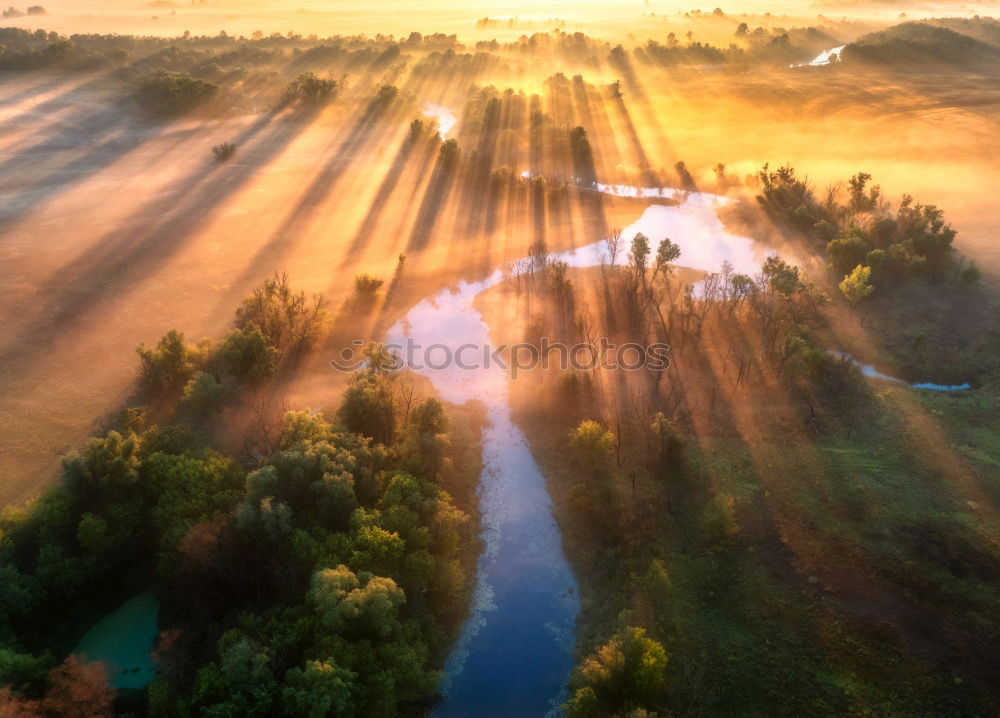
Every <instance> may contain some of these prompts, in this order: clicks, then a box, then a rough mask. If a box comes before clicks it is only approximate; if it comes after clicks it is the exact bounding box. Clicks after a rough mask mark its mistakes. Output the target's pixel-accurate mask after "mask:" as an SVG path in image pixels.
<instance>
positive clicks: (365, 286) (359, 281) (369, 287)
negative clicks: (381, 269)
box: [354, 274, 385, 305]
mask: <svg viewBox="0 0 1000 718" xmlns="http://www.w3.org/2000/svg"><path fill="white" fill-rule="evenodd" d="M384 283H385V282H383V281H382V280H381V279H378V278H377V277H373V276H371V275H370V274H358V275H357V276H355V277H354V297H355V299H356V300H357V302H358V303H359V304H362V305H364V304H371V303H373V302H374V301H375V296H376V295H377V294H378V290H379V289H380V288H381V287H382V285H383V284H384Z"/></svg>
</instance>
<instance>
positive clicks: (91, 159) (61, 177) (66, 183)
mask: <svg viewBox="0 0 1000 718" xmlns="http://www.w3.org/2000/svg"><path fill="white" fill-rule="evenodd" d="M114 129H116V128H114V127H113V126H110V127H109V129H108V130H107V131H105V132H103V133H101V134H102V135H103V136H106V135H112V136H111V137H109V138H108V139H106V140H104V141H102V142H100V144H98V145H96V146H94V147H93V148H92V149H91V150H90V151H88V152H87V153H86V154H84V155H82V156H80V157H77V158H75V159H73V160H71V161H69V162H67V163H66V164H64V165H62V166H60V167H56V168H53V169H52V170H51V171H50V172H48V173H47V174H46V175H45V176H44V177H42V178H40V179H36V180H33V181H32V188H31V191H30V192H29V193H26V195H27V196H22V197H20V198H19V201H18V202H17V204H16V205H13V206H9V207H7V208H4V209H0V231H4V230H9V229H10V228H12V227H13V226H15V225H16V224H18V223H19V222H21V221H22V220H24V219H25V218H26V217H28V216H29V215H30V214H31V213H32V212H34V211H35V210H36V209H37V208H38V207H40V206H41V205H44V204H45V203H46V202H47V201H49V200H50V199H52V198H54V197H56V196H57V195H59V194H62V193H65V192H67V191H69V190H70V189H72V188H73V187H74V186H75V185H77V184H80V183H83V182H86V181H87V180H89V179H90V178H92V177H93V176H94V175H96V174H98V173H99V172H101V171H102V170H104V169H105V168H107V167H111V166H112V165H114V164H115V163H116V162H117V161H118V160H120V159H122V158H123V157H125V156H127V155H128V154H130V153H131V152H133V151H134V150H137V149H139V148H140V147H141V146H142V145H144V144H146V143H147V142H149V141H150V140H151V139H153V137H155V135H151V134H148V133H145V132H142V131H141V130H136V129H135V128H132V130H131V131H129V130H124V131H122V132H121V133H113V130H114ZM199 131H200V128H190V129H185V130H179V131H177V132H176V133H175V134H174V135H173V138H172V139H171V142H170V143H169V144H168V145H166V146H165V147H164V148H163V149H164V152H170V151H171V150H172V149H174V148H177V147H179V146H182V145H183V144H185V143H186V142H187V141H188V140H190V139H192V138H193V137H195V136H196V135H197V134H198V133H199ZM75 133H76V130H74V134H75ZM90 139H91V140H93V139H99V137H94V136H93V135H91V138H90ZM30 161H31V158H30V157H29V158H27V159H26V160H25V162H26V163H30ZM0 171H2V169H0ZM11 173H12V174H13V170H12V171H11Z"/></svg>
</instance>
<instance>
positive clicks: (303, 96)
mask: <svg viewBox="0 0 1000 718" xmlns="http://www.w3.org/2000/svg"><path fill="white" fill-rule="evenodd" d="M339 87H340V85H339V83H338V82H337V81H336V80H328V79H324V78H321V77H318V76H317V75H316V73H315V72H303V73H302V74H301V75H299V76H298V77H297V78H295V79H294V80H292V82H290V83H289V84H288V87H287V88H286V89H285V97H286V98H288V99H290V100H299V101H301V102H304V103H305V104H308V105H319V104H322V103H324V102H329V101H330V100H332V99H333V98H334V97H336V96H337V90H338V89H339Z"/></svg>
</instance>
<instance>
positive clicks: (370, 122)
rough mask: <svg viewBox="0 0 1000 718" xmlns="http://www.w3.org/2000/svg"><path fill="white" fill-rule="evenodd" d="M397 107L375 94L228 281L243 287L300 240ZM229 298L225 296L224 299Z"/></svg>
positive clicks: (374, 142) (393, 100) (380, 134)
mask: <svg viewBox="0 0 1000 718" xmlns="http://www.w3.org/2000/svg"><path fill="white" fill-rule="evenodd" d="M398 111H399V108H398V103H397V102H396V101H395V98H388V99H387V98H386V97H384V96H382V95H376V96H375V97H374V98H372V99H371V100H370V101H369V102H368V104H367V106H366V107H365V109H364V111H363V112H362V113H361V115H360V116H359V117H358V118H357V120H356V121H355V123H354V125H353V127H352V128H351V129H350V131H349V132H348V134H347V136H346V137H345V138H344V139H343V140H342V141H341V142H340V143H339V147H338V148H337V151H336V152H334V153H333V154H332V155H331V156H330V158H329V159H328V160H327V161H326V163H325V164H324V165H323V167H322V169H321V170H320V172H319V174H318V175H317V176H316V177H315V178H314V179H313V181H312V183H311V184H310V185H309V187H308V188H307V189H306V191H305V192H304V193H303V195H302V197H301V198H300V199H299V201H298V202H297V203H296V204H295V206H294V207H293V208H292V209H291V210H290V211H289V212H288V214H287V216H286V218H285V220H284V221H283V222H282V223H281V225H280V226H279V227H278V228H277V229H276V230H275V231H274V232H273V233H272V234H271V236H270V238H269V239H268V240H267V241H266V242H265V243H264V244H263V245H262V246H261V247H260V248H258V249H257V251H256V253H255V254H254V256H253V258H252V259H251V260H250V261H249V262H248V263H247V265H246V267H245V268H244V269H243V271H242V272H240V274H239V276H238V277H236V278H235V279H234V280H233V281H232V282H231V286H232V287H234V288H239V287H242V286H244V285H245V283H246V282H248V281H250V280H251V279H253V278H255V277H257V276H258V275H260V274H262V273H266V272H269V271H271V270H273V268H274V266H275V265H276V264H277V262H278V260H279V259H280V258H281V257H282V256H284V255H285V254H287V252H288V251H289V250H291V249H293V248H295V247H296V246H297V245H298V244H299V243H300V242H301V241H302V238H303V228H304V227H305V226H306V225H307V224H308V223H309V221H310V220H311V219H312V218H313V216H314V215H315V213H316V212H317V210H319V209H320V207H322V206H323V205H324V200H325V199H326V198H327V197H329V196H330V195H331V194H332V193H334V192H335V191H336V189H337V187H338V185H339V183H340V182H341V181H342V180H343V179H344V177H345V176H347V174H348V173H349V172H350V171H352V169H356V163H355V160H356V159H357V157H358V156H361V155H364V154H365V151H366V148H367V147H368V146H369V145H370V144H375V145H377V144H378V143H379V141H380V139H381V138H382V135H383V133H384V132H385V130H386V128H389V127H391V126H392V125H393V122H392V120H393V118H394V117H395V116H396V114H397V113H398ZM379 124H382V131H375V130H376V128H377V127H378V125H379ZM230 300H231V298H230V297H226V301H230ZM220 301H222V300H220Z"/></svg>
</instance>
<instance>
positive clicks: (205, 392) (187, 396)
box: [181, 371, 227, 416]
mask: <svg viewBox="0 0 1000 718" xmlns="http://www.w3.org/2000/svg"><path fill="white" fill-rule="evenodd" d="M226 394H227V389H226V387H225V385H223V384H221V383H220V382H219V380H218V379H216V378H215V375H214V374H211V373H210V372H207V371H200V372H198V373H197V374H195V375H194V377H192V378H191V379H190V380H189V381H188V383H187V384H185V385H184V398H183V399H181V405H182V406H184V407H185V408H187V409H190V410H191V411H192V412H193V413H195V414H198V415H202V416H203V415H205V414H209V413H211V412H213V411H215V410H216V409H218V408H219V407H220V406H221V405H222V402H223V401H224V400H225V398H226Z"/></svg>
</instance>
